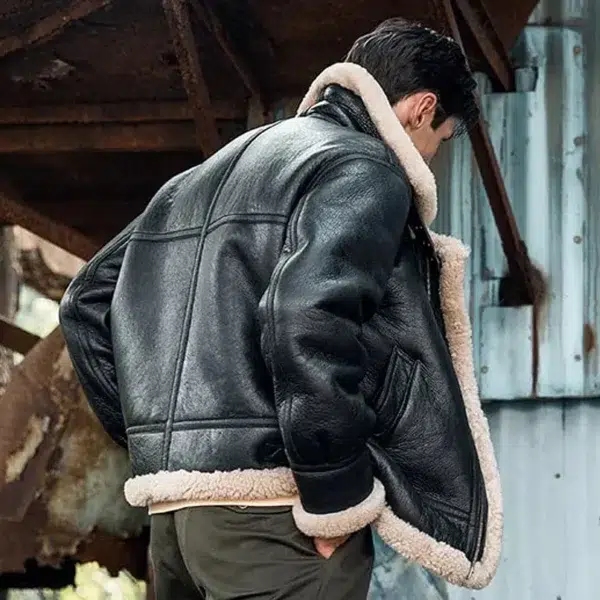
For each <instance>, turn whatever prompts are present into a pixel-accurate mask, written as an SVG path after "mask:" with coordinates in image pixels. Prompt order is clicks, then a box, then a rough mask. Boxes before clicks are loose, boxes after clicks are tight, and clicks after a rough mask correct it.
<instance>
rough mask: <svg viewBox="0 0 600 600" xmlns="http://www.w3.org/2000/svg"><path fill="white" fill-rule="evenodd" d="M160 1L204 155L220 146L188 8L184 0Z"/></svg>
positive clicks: (211, 152)
mask: <svg viewBox="0 0 600 600" xmlns="http://www.w3.org/2000/svg"><path fill="white" fill-rule="evenodd" d="M162 4H163V10H164V13H165V17H166V19H167V24H168V26H169V30H170V32H171V38H172V40H173V48H174V50H175V55H176V57H177V62H178V63H179V69H180V71H181V78H182V80H183V86H184V88H185V91H186V93H187V96H188V100H189V102H190V106H191V107H192V112H193V115H194V121H195V123H196V134H197V137H198V143H199V145H200V149H201V150H202V152H203V154H204V155H205V157H208V156H210V155H211V154H214V153H215V152H216V151H217V150H218V149H219V148H220V146H221V137H220V135H219V129H218V127H217V120H216V118H215V114H214V109H213V106H212V103H211V101H210V94H209V92H208V86H207V85H206V80H205V78H204V73H203V71H202V66H201V64H200V56H199V55H198V49H197V47H196V41H195V38H194V32H193V29H192V23H191V20H190V9H189V6H188V4H187V2H186V0H163V3H162Z"/></svg>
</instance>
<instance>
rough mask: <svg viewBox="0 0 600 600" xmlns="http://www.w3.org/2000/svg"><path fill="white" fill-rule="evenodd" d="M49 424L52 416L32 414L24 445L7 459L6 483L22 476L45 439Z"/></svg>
mask: <svg viewBox="0 0 600 600" xmlns="http://www.w3.org/2000/svg"><path fill="white" fill-rule="evenodd" d="M49 425H50V417H38V416H37V415H31V417H30V418H29V422H28V423H27V431H26V432H25V438H24V440H23V445H22V446H21V447H20V448H19V449H18V450H17V451H16V452H13V453H12V454H11V455H10V456H9V457H8V458H7V459H6V471H5V475H4V480H5V481H6V483H11V482H13V481H16V480H17V479H19V477H21V473H22V472H23V470H24V469H25V467H26V466H27V463H28V462H29V461H30V460H31V459H32V458H33V457H34V456H35V453H36V452H37V449H38V448H39V447H40V444H41V443H42V441H43V440H44V434H45V433H46V432H47V431H48V426H49Z"/></svg>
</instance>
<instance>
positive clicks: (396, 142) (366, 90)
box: [298, 63, 437, 226]
mask: <svg viewBox="0 0 600 600" xmlns="http://www.w3.org/2000/svg"><path fill="white" fill-rule="evenodd" d="M333 84H338V85H340V86H342V87H344V88H346V89H348V90H350V91H351V92H353V93H355V94H356V95H357V96H359V97H360V98H361V100H362V101H363V103H364V105H365V108H366V109H367V112H368V114H369V116H370V117H371V120H372V121H373V123H374V124H375V127H377V130H378V132H379V135H380V136H381V138H382V139H383V140H384V141H385V142H386V143H387V145H388V146H389V147H390V148H391V149H392V150H393V151H394V153H395V154H396V156H397V157H398V160H399V161H400V164H401V165H402V166H403V167H404V170H405V171H406V175H407V177H408V179H409V181H410V183H411V185H412V186H413V189H414V191H415V204H416V207H417V210H418V212H419V215H420V217H421V219H422V220H423V222H424V223H425V224H426V225H427V226H429V225H431V223H432V222H433V220H434V219H435V216H436V214H437V188H436V184H435V177H434V176H433V173H432V172H431V169H430V168H429V167H428V166H427V164H426V163H425V161H424V160H423V157H422V156H421V155H420V154H419V152H418V151H417V149H416V148H415V146H414V144H413V143H412V140H411V139H410V137H409V136H408V134H407V133H406V131H405V130H404V127H402V125H401V123H400V122H399V121H398V118H397V117H396V115H395V114H394V111H393V110H392V107H391V106H390V103H389V102H388V99H387V97H386V95H385V93H384V91H383V90H382V89H381V86H380V85H379V83H377V81H376V80H375V78H374V77H373V76H372V75H371V74H370V73H369V72H368V71H367V70H366V69H364V68H363V67H360V66H359V65H355V64H353V63H338V64H335V65H332V66H330V67H328V68H327V69H325V70H324V71H323V72H322V73H321V74H320V75H319V76H318V77H317V78H316V79H315V80H314V81H313V83H312V84H311V86H310V88H309V90H308V92H307V94H306V96H305V97H304V99H303V100H302V102H301V103H300V106H299V107H298V115H300V114H302V113H304V112H306V111H307V110H308V109H309V108H311V106H313V105H314V104H316V103H317V102H318V101H319V98H320V96H321V94H322V92H323V90H324V89H325V88H326V87H328V86H330V85H333Z"/></svg>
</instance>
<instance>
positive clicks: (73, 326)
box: [59, 222, 135, 447]
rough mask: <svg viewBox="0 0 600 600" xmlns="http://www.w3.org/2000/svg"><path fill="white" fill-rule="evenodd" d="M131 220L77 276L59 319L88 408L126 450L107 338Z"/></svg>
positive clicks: (111, 353)
mask: <svg viewBox="0 0 600 600" xmlns="http://www.w3.org/2000/svg"><path fill="white" fill-rule="evenodd" d="M134 225H135V222H133V223H131V224H130V225H129V226H128V227H127V228H126V229H125V230H124V231H122V232H121V233H120V234H119V235H118V236H117V237H116V238H114V239H113V240H112V241H111V242H109V243H108V244H107V245H106V246H105V247H104V248H103V249H102V250H100V252H99V253H98V254H96V256H94V258H92V260H91V261H90V262H89V263H87V265H86V266H85V267H84V268H83V269H82V270H81V271H80V272H79V273H78V274H77V276H76V277H75V279H73V281H72V282H71V284H70V286H69V288H68V289H67V291H66V293H65V295H64V297H63V299H62V302H61V304H60V311H59V318H60V325H61V328H62V332H63V335H64V337H65V341H66V344H67V349H68V351H69V355H70V357H71V361H72V362H73V366H74V368H75V373H76V374H77V377H78V379H79V382H80V383H81V385H82V387H83V390H84V392H85V393H86V396H87V398H88V401H89V403H90V406H91V407H92V409H93V411H94V412H95V413H96V416H97V417H98V419H99V420H100V422H101V423H102V426H103V427H104V429H105V430H106V432H107V433H108V434H109V435H110V437H111V438H112V439H113V440H114V441H115V442H117V444H119V445H121V446H123V447H127V438H126V434H125V424H124V421H123V414H122V410H121V402H120V400H119V390H118V387H117V377H116V372H115V362H114V356H113V348H112V341H111V334H110V306H111V302H112V298H113V295H114V291H115V286H116V284H117V279H118V277H119V272H120V270H121V264H122V262H123V257H124V255H125V250H126V248H127V243H128V241H129V238H130V237H131V233H132V231H133V227H134Z"/></svg>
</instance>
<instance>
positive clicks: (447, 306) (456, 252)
mask: <svg viewBox="0 0 600 600" xmlns="http://www.w3.org/2000/svg"><path fill="white" fill-rule="evenodd" d="M432 239H433V242H434V245H435V248H436V251H437V253H438V256H439V257H440V262H441V276H440V297H441V303H442V312H443V316H444V324H445V326H446V335H447V338H448V346H449V349H450V355H451V357H452V362H453V365H454V369H455V371H456V376H457V377H458V381H459V384H460V388H461V391H462V395H463V400H464V403H465V408H466V412H467V419H468V421H469V427H470V429H471V433H472V435H473V439H474V441H475V448H476V450H477V455H478V457H479V462H480V465H481V471H482V474H483V480H484V483H485V488H486V493H487V500H488V518H487V529H486V540H485V547H484V550H483V556H482V559H481V561H479V562H477V563H476V564H474V565H471V563H470V562H469V560H468V559H467V557H466V556H465V554H463V553H462V552H460V551H459V550H457V549H455V548H452V547H450V546H448V545H447V544H444V543H441V542H438V541H437V540H435V539H434V538H432V537H431V536H429V535H427V534H425V533H423V532H421V531H419V530H417V529H416V528H415V527H413V526H412V525H410V524H408V523H406V522H405V521H402V520H401V519H399V518H398V517H396V516H395V515H394V513H393V512H392V511H391V509H390V508H386V509H385V510H384V512H383V513H382V515H381V517H380V518H379V519H378V520H377V522H376V523H375V526H376V528H377V531H378V532H379V535H380V536H381V537H382V539H383V540H384V541H385V542H386V543H387V544H388V545H389V546H391V547H392V548H394V549H395V550H396V551H397V552H399V553H400V554H402V555H404V556H405V557H406V558H408V559H409V560H413V561H415V562H417V563H419V564H421V565H423V566H424V567H425V568H427V569H429V570H431V571H432V572H434V573H435V574H437V575H439V576H441V577H443V578H444V579H447V580H448V581H450V582H451V583H454V584H456V585H461V586H464V587H469V588H476V589H478V588H483V587H485V586H486V585H488V584H489V583H490V581H491V580H492V578H493V577H494V575H495V573H496V569H497V567H498V563H499V561H500V552H501V547H502V528H503V512H502V492H501V487H500V475H499V473H498V467H497V464H496V459H495V456H494V449H493V446H492V441H491V437H490V432H489V428H488V423H487V419H486V418H485V415H484V413H483V410H482V408H481V403H480V400H479V393H478V390H477V381H476V379H475V372H474V367H473V355H472V343H471V325H470V322H469V318H468V316H467V311H466V307H465V300H464V291H463V284H464V275H465V261H466V259H467V257H468V255H469V251H468V249H467V248H466V247H465V246H464V245H463V244H462V243H461V242H460V241H459V240H457V239H454V238H451V237H448V236H444V235H439V234H434V233H432Z"/></svg>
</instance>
